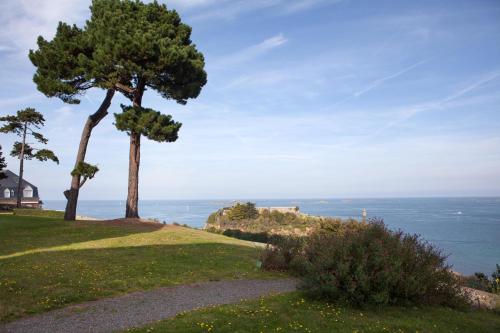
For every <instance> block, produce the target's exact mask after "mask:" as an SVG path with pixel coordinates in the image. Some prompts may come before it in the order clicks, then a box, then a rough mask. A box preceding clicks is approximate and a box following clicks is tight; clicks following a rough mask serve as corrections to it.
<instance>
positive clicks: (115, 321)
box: [0, 279, 297, 333]
mask: <svg viewBox="0 0 500 333" xmlns="http://www.w3.org/2000/svg"><path fill="white" fill-rule="evenodd" d="M296 284H297V282H296V281H295V280H292V279H283V280H235V281H217V282H205V283H198V284H191V285H184V286H176V287H170V288H159V289H154V290H150V291H144V292H135V293H131V294H127V295H123V296H118V297H113V298H107V299H102V300H98V301H93V302H88V303H83V304H79V305H73V306H70V307H67V308H64V309H60V310H54V311H50V312H47V313H44V314H40V315H36V316H33V317H28V318H23V319H19V320H17V321H14V322H10V323H7V324H5V325H3V326H0V332H44V333H46V332H50V333H58V332H64V333H67V332H72V333H78V332H113V331H119V330H125V329H128V328H133V327H141V326H145V325H147V324H149V323H153V322H156V321H159V320H162V319H167V318H171V317H173V316H175V315H176V314H178V313H180V312H183V311H190V310H195V309H197V308H202V307H207V306H210V305H221V304H231V303H238V302H240V301H242V300H244V299H256V298H259V297H261V296H265V295H269V294H273V293H283V292H289V291H293V290H295V289H296Z"/></svg>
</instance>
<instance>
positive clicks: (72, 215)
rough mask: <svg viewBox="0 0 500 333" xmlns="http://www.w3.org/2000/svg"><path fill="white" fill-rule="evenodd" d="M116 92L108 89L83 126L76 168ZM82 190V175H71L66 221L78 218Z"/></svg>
mask: <svg viewBox="0 0 500 333" xmlns="http://www.w3.org/2000/svg"><path fill="white" fill-rule="evenodd" d="M114 94H115V90H114V89H108V91H107V93H106V97H105V98H104V100H103V101H102V103H101V106H99V109H97V111H96V112H95V113H94V114H92V115H90V116H89V117H88V118H87V122H86V123H85V126H84V127H83V131H82V136H81V138H80V146H79V147H78V154H77V155H76V162H75V168H76V167H77V166H78V163H80V162H85V154H86V153H87V146H88V144H89V140H90V135H91V134H92V130H93V129H94V127H95V126H97V125H98V124H99V122H100V121H101V120H102V119H103V118H104V117H106V116H107V115H108V109H109V106H110V105H111V100H112V99H113V96H114ZM79 192H80V175H75V176H72V177H71V187H70V189H69V190H67V191H65V193H64V195H65V197H66V199H68V201H67V202H66V210H65V211H64V219H65V220H66V221H74V220H75V219H76V207H77V204H78V195H79Z"/></svg>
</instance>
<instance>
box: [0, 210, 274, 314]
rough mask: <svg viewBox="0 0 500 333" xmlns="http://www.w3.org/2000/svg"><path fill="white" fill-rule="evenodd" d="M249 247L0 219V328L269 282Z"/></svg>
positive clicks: (136, 229) (201, 237) (220, 239)
mask: <svg viewBox="0 0 500 333" xmlns="http://www.w3.org/2000/svg"><path fill="white" fill-rule="evenodd" d="M258 256H259V250H258V249H256V248H255V247H253V246H252V244H251V243H248V242H244V241H240V240H236V239H233V238H228V237H224V236H220V235H215V234H210V233H207V232H203V231H199V230H194V229H188V228H182V227H176V226H171V227H165V228H162V227H161V226H158V227H154V226H139V225H127V226H110V225H105V224H103V223H97V222H76V223H69V222H64V221H61V220H59V219H54V218H41V217H25V216H13V215H0V321H9V320H12V319H15V318H18V317H21V316H25V315H28V314H32V313H38V312H43V311H47V310H50V309H54V308H59V307H63V306H65V305H67V304H70V303H77V302H82V301H87V300H94V299H99V298H102V297H106V296H112V295H117V294H121V293H127V292H131V291H136V290H145V289H150V288H154V287H159V286H170V285H176V284H186V283H190V282H195V281H208V280H219V279H239V278H272V277H276V276H277V275H276V274H271V273H266V272H262V271H260V270H259V269H257V267H256V259H257V258H258Z"/></svg>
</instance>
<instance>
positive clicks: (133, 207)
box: [125, 132, 141, 218]
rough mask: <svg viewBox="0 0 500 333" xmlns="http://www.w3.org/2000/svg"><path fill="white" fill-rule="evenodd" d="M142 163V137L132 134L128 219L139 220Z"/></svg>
mask: <svg viewBox="0 0 500 333" xmlns="http://www.w3.org/2000/svg"><path fill="white" fill-rule="evenodd" d="M140 162H141V135H140V134H138V133H135V132H131V133H130V155H129V164H128V196H127V209H126V211H125V217H126V218H139V208H138V205H139V165H140Z"/></svg>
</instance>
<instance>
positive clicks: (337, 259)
mask: <svg viewBox="0 0 500 333" xmlns="http://www.w3.org/2000/svg"><path fill="white" fill-rule="evenodd" d="M262 262H263V267H264V268H265V269H288V268H291V269H292V271H293V272H295V273H296V274H297V275H299V277H300V279H301V288H302V289H303V290H304V291H306V292H307V293H308V294H309V295H311V296H313V297H316V298H322V299H327V300H334V301H343V302H347V303H350V304H353V305H363V304H436V305H437V304H439V305H448V306H452V307H463V306H465V305H466V304H467V301H466V298H465V296H464V295H462V292H461V289H460V286H459V285H458V281H457V279H456V277H455V276H454V274H453V273H452V272H451V270H450V267H449V266H448V265H447V264H446V257H445V256H444V255H442V253H441V252H440V251H439V250H437V249H436V248H435V247H433V246H432V245H430V244H429V243H427V242H425V241H423V240H422V239H421V238H420V237H419V236H417V235H408V234H404V233H403V232H401V231H398V232H393V231H390V230H389V229H387V227H386V226H385V225H384V223H383V222H382V221H371V222H370V223H359V222H357V221H354V220H349V221H347V222H342V221H340V220H332V219H330V220H328V221H327V223H326V224H323V225H322V229H319V230H317V231H316V232H314V233H313V234H312V235H311V236H309V237H307V238H306V239H305V240H302V241H301V242H298V243H294V242H293V241H291V240H289V239H287V241H285V242H283V243H279V244H276V245H274V247H272V246H268V248H267V249H266V251H265V252H264V254H263V256H262Z"/></svg>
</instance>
